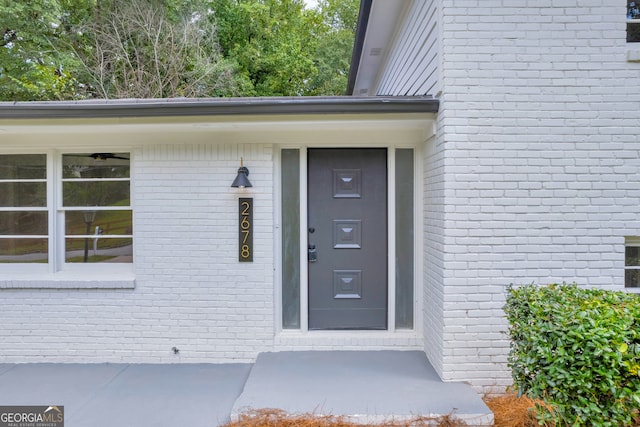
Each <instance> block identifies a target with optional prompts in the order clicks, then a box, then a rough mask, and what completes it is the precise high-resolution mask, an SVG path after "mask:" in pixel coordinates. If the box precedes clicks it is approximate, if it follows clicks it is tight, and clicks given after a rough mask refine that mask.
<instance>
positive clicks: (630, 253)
mask: <svg viewBox="0 0 640 427" xmlns="http://www.w3.org/2000/svg"><path fill="white" fill-rule="evenodd" d="M624 265H627V266H630V267H634V266H640V246H627V247H626V248H625V262H624Z"/></svg>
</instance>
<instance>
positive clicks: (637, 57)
mask: <svg viewBox="0 0 640 427" xmlns="http://www.w3.org/2000/svg"><path fill="white" fill-rule="evenodd" d="M627 62H640V43H627Z"/></svg>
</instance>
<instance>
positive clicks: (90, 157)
mask: <svg viewBox="0 0 640 427" xmlns="http://www.w3.org/2000/svg"><path fill="white" fill-rule="evenodd" d="M129 162H130V161H129V153H74V154H63V155H62V177H63V178H65V179H68V178H79V179H82V178H129Z"/></svg>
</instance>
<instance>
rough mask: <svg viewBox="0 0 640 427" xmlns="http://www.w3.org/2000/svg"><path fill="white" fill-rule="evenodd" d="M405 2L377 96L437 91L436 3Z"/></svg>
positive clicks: (424, 0) (431, 0)
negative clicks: (406, 3)
mask: <svg viewBox="0 0 640 427" xmlns="http://www.w3.org/2000/svg"><path fill="white" fill-rule="evenodd" d="M408 3H409V4H408V5H407V6H406V8H405V11H404V14H403V17H402V22H401V23H400V25H399V27H398V28H399V29H398V30H397V32H396V35H395V38H394V41H393V43H392V45H391V47H390V49H389V54H388V56H387V58H386V63H385V65H384V69H383V72H382V74H381V76H380V81H379V84H378V87H377V91H376V92H377V94H378V95H400V96H415V95H435V94H436V92H437V88H438V79H439V76H438V19H437V18H438V6H437V1H435V0H413V1H411V2H408Z"/></svg>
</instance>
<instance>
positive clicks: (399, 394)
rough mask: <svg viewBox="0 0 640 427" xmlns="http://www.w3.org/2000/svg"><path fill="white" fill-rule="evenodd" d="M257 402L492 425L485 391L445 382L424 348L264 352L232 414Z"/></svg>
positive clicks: (355, 416)
mask: <svg viewBox="0 0 640 427" xmlns="http://www.w3.org/2000/svg"><path fill="white" fill-rule="evenodd" d="M258 408H279V409H282V410H284V411H286V412H288V413H292V414H305V413H313V414H316V415H342V416H347V417H349V418H350V419H351V420H352V421H355V422H358V423H362V424H372V423H382V422H385V421H391V420H396V421H405V420H410V419H414V418H416V417H418V416H425V417H438V416H442V415H451V416H452V418H457V419H459V420H462V421H465V422H467V423H468V424H469V425H470V426H491V425H493V414H492V413H491V411H490V410H489V408H487V406H486V405H485V404H484V402H483V401H482V399H481V398H480V396H478V394H477V393H476V392H475V391H474V390H473V389H472V388H471V387H470V386H469V385H467V384H462V383H443V382H442V381H441V380H440V378H439V377H438V375H437V374H436V371H435V370H434V369H433V367H432V366H431V364H430V363H429V362H428V360H427V358H426V356H425V354H424V353H423V352H420V351H302V352H282V353H262V354H260V355H259V356H258V360H257V361H256V363H255V365H254V367H253V369H252V370H251V375H249V378H248V380H247V383H246V384H245V387H244V391H243V392H242V394H241V395H240V397H239V398H238V400H236V403H235V404H234V406H233V412H232V414H231V418H232V419H236V418H237V417H238V415H239V414H241V413H242V412H245V411H246V410H247V409H258Z"/></svg>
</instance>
